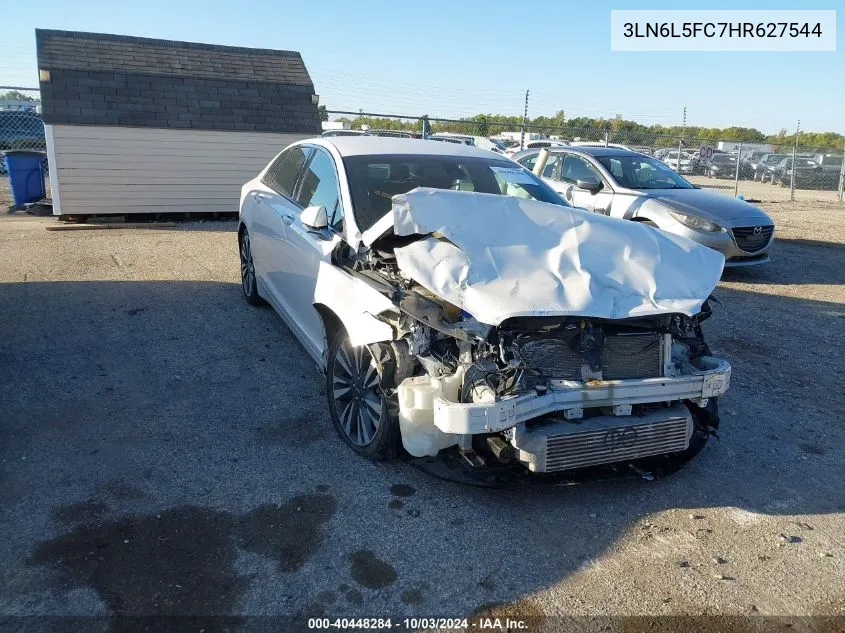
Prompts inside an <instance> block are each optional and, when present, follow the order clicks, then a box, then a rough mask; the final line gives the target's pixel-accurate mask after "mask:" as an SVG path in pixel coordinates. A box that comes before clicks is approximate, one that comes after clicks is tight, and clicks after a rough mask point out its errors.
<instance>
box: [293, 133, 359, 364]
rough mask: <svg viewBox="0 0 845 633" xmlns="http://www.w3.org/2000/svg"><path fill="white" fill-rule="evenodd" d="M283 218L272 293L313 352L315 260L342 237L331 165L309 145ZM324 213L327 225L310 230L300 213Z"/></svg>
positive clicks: (317, 343)
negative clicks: (314, 209)
mask: <svg viewBox="0 0 845 633" xmlns="http://www.w3.org/2000/svg"><path fill="white" fill-rule="evenodd" d="M291 203H292V205H293V206H292V207H291V211H292V212H291V214H290V215H289V216H287V217H286V219H285V224H286V226H287V230H286V231H285V232H284V233H283V234H282V235H280V244H279V246H278V250H279V251H283V252H284V253H285V254H286V256H285V257H283V258H280V259H279V271H278V279H277V280H276V290H277V292H278V293H279V296H280V299H281V301H282V302H284V305H285V306H286V309H287V310H288V313H289V315H290V316H291V319H292V321H293V326H294V329H296V330H298V332H297V333H298V334H299V335H300V338H301V339H303V343H304V344H306V345H308V346H310V347H311V348H312V350H314V351H315V352H317V353H319V351H320V350H321V349H322V344H323V323H322V320H321V319H320V315H319V313H318V312H317V310H316V309H315V308H314V289H315V287H316V285H317V273H318V270H319V268H320V262H321V261H322V260H324V259H327V258H329V257H330V256H331V252H332V250H333V249H334V247H335V246H336V245H337V243H338V242H339V241H340V239H341V238H340V236H341V234H342V233H343V220H344V209H343V203H342V201H341V196H340V188H339V179H338V171H337V165H336V164H335V161H334V158H332V156H331V155H330V154H329V153H328V151H327V150H325V149H324V148H322V147H314V148H313V150H312V153H311V155H310V157H309V160H308V162H307V163H306V165H305V167H304V169H303V170H302V172H301V174H300V176H299V180H298V182H297V184H296V189H295V192H294V195H293V199H292V201H291ZM311 206H322V207H325V209H326V215H327V216H328V219H329V226H328V227H327V228H326V229H323V230H314V229H312V228H309V227H307V226H305V225H304V224H303V223H302V220H301V218H300V213H301V211H302V210H303V209H305V208H306V207H311Z"/></svg>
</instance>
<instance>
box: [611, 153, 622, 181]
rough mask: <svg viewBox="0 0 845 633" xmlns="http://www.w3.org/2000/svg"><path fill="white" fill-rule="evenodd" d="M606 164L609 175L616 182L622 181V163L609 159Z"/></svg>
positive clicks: (616, 159) (615, 159)
mask: <svg viewBox="0 0 845 633" xmlns="http://www.w3.org/2000/svg"><path fill="white" fill-rule="evenodd" d="M608 162H609V165H610V167H609V169H610V173H611V174H613V177H614V178H616V180H620V181H621V180H624V179H625V172H623V171H622V161H621V160H619V159H618V158H611V159H610V161H608Z"/></svg>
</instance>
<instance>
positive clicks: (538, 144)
mask: <svg viewBox="0 0 845 633" xmlns="http://www.w3.org/2000/svg"><path fill="white" fill-rule="evenodd" d="M568 146H569V141H555V140H553V139H550V138H541V139H534V140H532V141H525V146H524V148H523V150H526V149H542V148H544V147H545V148H547V149H548V148H550V147H568ZM523 150H520V149H519V143H517V144H516V145H515V146H513V147H509V148H507V149H506V150H505V154H506V155H508V156H513V155H514V154H516V153H517V152H519V151H523Z"/></svg>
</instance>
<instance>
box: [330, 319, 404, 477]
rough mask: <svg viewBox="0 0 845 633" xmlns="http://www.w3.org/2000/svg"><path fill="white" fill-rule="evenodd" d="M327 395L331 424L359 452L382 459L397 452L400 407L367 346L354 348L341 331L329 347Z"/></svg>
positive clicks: (365, 455) (398, 447)
mask: <svg viewBox="0 0 845 633" xmlns="http://www.w3.org/2000/svg"><path fill="white" fill-rule="evenodd" d="M327 360H328V362H327V366H326V398H327V400H328V405H329V415H330V416H331V418H332V425H333V426H334V428H335V431H336V432H337V434H338V435H339V436H340V438H341V439H342V440H343V441H344V442H346V444H347V445H348V446H349V447H350V448H351V449H352V450H354V451H355V452H356V453H358V454H359V455H361V456H363V457H366V458H367V459H372V460H375V461H381V460H385V459H392V458H394V457H396V455H397V454H398V453H399V450H400V445H401V434H400V430H399V415H398V412H399V407H398V405H397V403H396V395H395V394H394V395H392V396H391V397H387V396H386V395H385V393H384V388H385V387H387V388H391V389H392V388H393V387H394V386H393V385H384V384H383V382H382V376H381V374H380V373H379V368H378V366H377V365H376V363H375V361H374V360H373V357H372V354H371V352H370V350H369V348H368V347H366V346H364V345H361V346H358V347H353V346H352V345H350V343H349V337H348V336H347V334H346V333H345V332H342V331H341V332H340V333H339V334H338V335H337V336H336V337H335V339H334V341H333V342H332V344H331V345H330V347H329V355H328V359H327Z"/></svg>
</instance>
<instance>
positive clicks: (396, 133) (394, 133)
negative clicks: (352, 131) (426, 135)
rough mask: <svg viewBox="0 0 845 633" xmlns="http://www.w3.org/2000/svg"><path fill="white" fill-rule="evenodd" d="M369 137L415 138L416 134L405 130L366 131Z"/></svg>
mask: <svg viewBox="0 0 845 633" xmlns="http://www.w3.org/2000/svg"><path fill="white" fill-rule="evenodd" d="M367 134H369V135H370V136H389V137H392V138H415V137H417V134H415V133H414V132H408V131H407V130H367Z"/></svg>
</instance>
